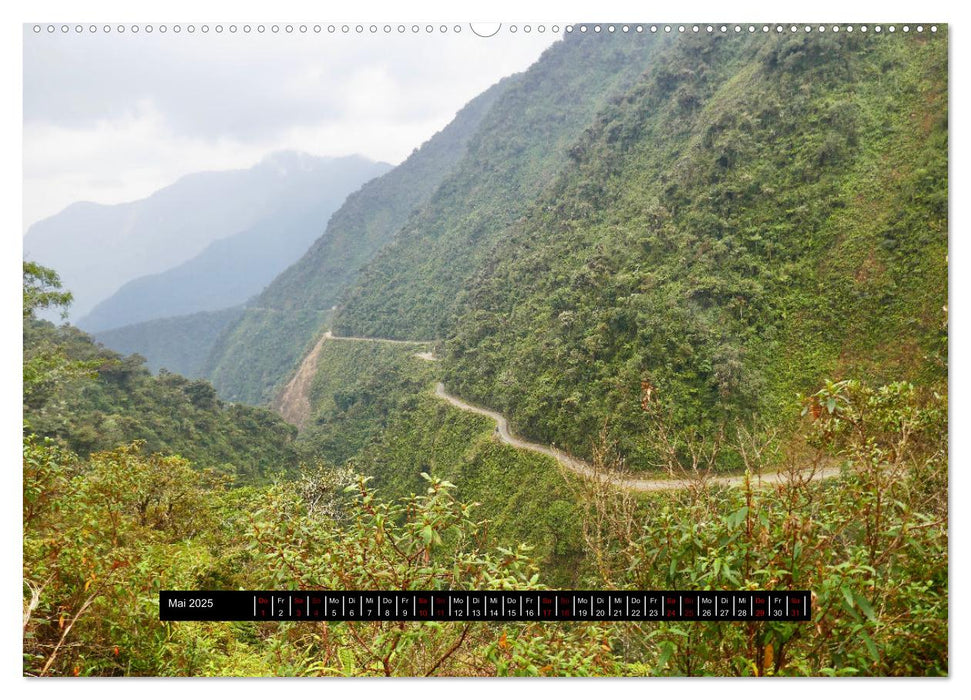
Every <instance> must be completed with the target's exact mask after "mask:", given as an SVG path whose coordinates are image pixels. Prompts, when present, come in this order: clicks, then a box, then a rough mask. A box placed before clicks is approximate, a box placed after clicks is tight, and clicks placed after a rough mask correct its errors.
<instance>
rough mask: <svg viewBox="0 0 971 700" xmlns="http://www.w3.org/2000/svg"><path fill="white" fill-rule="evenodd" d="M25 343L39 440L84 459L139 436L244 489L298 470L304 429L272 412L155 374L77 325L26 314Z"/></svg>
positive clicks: (29, 417) (28, 396)
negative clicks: (231, 479)
mask: <svg viewBox="0 0 971 700" xmlns="http://www.w3.org/2000/svg"><path fill="white" fill-rule="evenodd" d="M23 339H24V366H25V387H27V388H26V389H25V393H24V423H25V425H26V426H28V429H29V432H31V433H33V434H34V435H36V436H37V437H43V438H51V439H53V440H55V441H56V442H57V443H60V444H62V445H64V446H66V447H67V448H69V449H70V450H71V451H72V452H75V453H77V454H78V455H81V456H88V455H90V454H92V453H96V452H100V451H102V450H110V449H114V448H117V447H118V446H119V445H127V444H130V443H132V442H134V441H136V440H137V441H140V442H141V443H142V449H144V451H145V453H146V454H151V453H162V454H166V455H177V456H180V457H184V458H186V459H189V460H192V462H193V463H194V464H195V465H196V466H198V467H208V468H212V469H216V470H218V471H220V472H224V473H226V474H227V475H230V476H232V477H234V479H235V481H236V482H237V483H239V484H254V483H267V482H269V481H271V480H273V479H274V478H280V477H282V476H284V475H291V476H292V475H294V474H296V473H298V470H299V466H298V464H299V460H300V456H299V455H298V452H297V450H296V445H295V442H294V439H295V437H296V429H295V428H293V427H292V426H290V425H288V424H286V423H284V422H283V420H282V419H281V418H280V417H279V416H277V415H275V414H274V413H273V412H271V411H269V410H267V409H264V408H256V407H253V406H240V405H227V404H225V403H223V402H222V401H220V400H219V399H218V398H217V397H216V392H215V390H214V389H213V388H212V386H211V385H210V384H209V383H208V382H205V381H201V380H196V381H191V380H189V379H186V378H185V377H182V376H179V375H177V374H171V373H163V374H160V375H159V376H157V377H153V376H152V375H151V373H150V372H149V371H148V369H146V368H145V366H144V358H142V357H140V356H138V355H129V356H127V357H123V356H122V355H119V354H118V353H116V352H113V351H111V350H108V349H107V348H105V347H103V346H101V345H99V344H98V343H96V342H95V341H94V339H93V338H92V337H91V336H90V335H88V334H87V333H84V332H83V331H81V330H79V329H78V328H76V327H74V326H70V325H67V324H65V325H62V326H55V325H54V324H52V323H50V322H49V321H40V320H36V319H34V318H33V317H32V316H31V317H30V318H26V317H25V318H24V325H23ZM72 366H77V367H83V369H84V371H78V370H77V369H73V370H71V369H70V368H71V367H72ZM28 368H30V371H28Z"/></svg>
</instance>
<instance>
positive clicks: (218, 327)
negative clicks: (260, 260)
mask: <svg viewBox="0 0 971 700" xmlns="http://www.w3.org/2000/svg"><path fill="white" fill-rule="evenodd" d="M242 315H243V307H241V306H234V307H232V308H230V309H223V310H221V311H200V312H198V313H194V314H188V315H186V316H175V317H172V318H159V319H156V320H154V321H145V322H144V323H135V324H132V325H130V326H122V327H121V328H115V329H113V330H110V331H102V332H100V333H95V334H94V337H95V340H97V341H98V342H99V343H102V344H103V345H105V346H106V347H109V348H111V349H112V350H116V351H117V352H120V353H121V354H123V355H131V354H134V353H138V354H139V355H142V356H143V357H144V358H145V364H146V366H147V367H148V369H149V370H150V371H151V372H153V373H154V372H158V371H159V370H160V369H167V370H168V371H169V372H173V373H175V374H181V375H182V376H183V377H191V378H194V379H195V378H202V376H203V368H204V364H205V361H206V358H208V357H209V354H210V353H211V352H212V348H213V346H214V345H215V343H216V340H217V339H218V338H219V336H220V334H222V332H223V330H224V329H225V328H226V327H227V326H228V325H229V324H231V323H234V322H236V321H238V320H239V318H240V317H241V316H242Z"/></svg>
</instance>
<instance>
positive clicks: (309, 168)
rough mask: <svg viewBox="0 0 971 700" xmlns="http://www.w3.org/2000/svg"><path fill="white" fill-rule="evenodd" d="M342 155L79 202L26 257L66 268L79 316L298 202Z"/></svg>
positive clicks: (279, 159)
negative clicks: (131, 196) (139, 195)
mask: <svg viewBox="0 0 971 700" xmlns="http://www.w3.org/2000/svg"><path fill="white" fill-rule="evenodd" d="M355 158H360V157H358V156H352V157H351V159H355ZM335 160H340V159H332V158H318V157H315V156H309V155H306V154H301V153H295V152H280V153H275V154H271V155H270V156H268V157H267V158H265V159H264V160H262V161H261V162H259V163H257V164H256V165H254V166H253V167H251V168H248V169H242V170H229V171H214V172H200V173H193V174H190V175H186V176H184V177H181V178H179V179H178V180H177V181H176V182H174V183H173V184H171V185H168V186H167V187H164V188H162V189H160V190H158V191H157V192H155V193H153V194H152V195H150V196H148V197H146V198H144V199H141V200H137V201H134V202H126V203H123V204H116V205H103V204H95V203H92V202H78V203H75V204H72V205H70V206H68V207H66V208H65V209H64V210H63V211H61V212H60V213H58V214H56V215H54V216H52V217H49V218H47V219H44V220H42V221H39V222H37V223H35V224H34V225H33V226H31V227H30V228H29V229H28V231H27V234H26V235H25V237H24V242H23V246H24V258H25V259H28V260H34V261H36V262H38V263H40V264H42V265H45V266H48V267H51V268H53V269H55V270H57V271H58V273H59V274H60V276H61V280H62V282H63V283H64V287H65V288H66V289H70V290H71V292H72V293H73V294H74V299H75V300H74V304H73V305H72V308H71V315H70V317H71V319H74V320H76V319H79V318H82V317H83V316H84V315H85V314H87V313H88V312H90V311H91V310H92V309H93V308H94V307H95V306H96V305H97V304H98V303H99V302H101V301H103V300H104V299H106V298H107V297H108V296H110V295H111V294H113V293H114V292H115V291H117V290H118V289H119V288H121V287H122V286H123V285H124V284H125V283H127V282H129V281H131V280H134V279H136V278H139V277H142V276H145V275H152V274H158V273H161V272H164V271H166V270H168V269H170V268H172V267H175V266H177V265H180V264H181V263H184V262H186V261H187V260H189V259H191V258H193V257H195V256H196V255H199V254H200V253H202V252H203V251H204V250H205V248H206V247H207V246H208V245H209V244H210V243H212V242H214V241H217V240H219V239H222V238H226V237H228V236H232V235H235V234H237V233H239V232H241V231H244V230H246V229H248V228H250V227H251V226H253V225H254V224H255V223H256V222H257V221H259V220H260V219H261V218H262V217H264V216H266V215H267V214H269V213H272V212H274V211H277V210H279V209H280V208H281V207H283V206H287V203H294V201H295V200H294V199H293V198H294V193H295V192H296V193H306V189H305V188H303V187H301V186H299V185H298V184H297V183H300V182H304V181H307V180H313V179H314V177H315V173H316V172H317V170H318V169H319V168H320V167H322V166H325V164H329V163H331V162H332V161H335ZM360 160H363V159H360ZM327 167H329V166H327ZM387 167H388V166H385V168H387ZM375 174H378V173H375ZM357 184H358V185H359V184H360V181H359V182H358V183H357ZM355 188H356V187H350V188H349V189H348V190H347V191H348V192H349V191H352V190H353V189H355ZM318 195H319V192H318ZM324 223H325V222H324V221H321V222H320V227H321V228H322V227H323V225H324Z"/></svg>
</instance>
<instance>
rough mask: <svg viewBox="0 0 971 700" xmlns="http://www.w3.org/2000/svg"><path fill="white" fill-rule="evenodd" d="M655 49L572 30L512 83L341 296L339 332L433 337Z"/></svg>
mask: <svg viewBox="0 0 971 700" xmlns="http://www.w3.org/2000/svg"><path fill="white" fill-rule="evenodd" d="M658 45H659V42H658V41H657V40H656V39H655V38H653V37H649V36H644V35H638V34H627V35H609V36H608V35H598V34H595V33H593V32H589V33H580V32H578V31H577V32H573V33H572V34H568V35H566V38H565V39H564V40H563V41H561V42H558V43H557V44H554V45H553V46H552V47H551V48H549V49H548V50H547V51H546V52H544V54H543V55H542V56H541V57H540V59H539V60H538V61H537V62H536V63H535V64H533V65H532V66H531V67H530V68H529V69H528V70H527V71H525V72H524V73H522V74H520V75H517V76H515V77H514V78H511V79H510V85H509V87H508V88H507V90H506V91H505V92H504V93H503V95H502V97H501V98H500V99H499V100H497V102H496V104H495V105H494V106H493V108H492V109H491V110H490V111H489V113H488V114H487V115H486V117H485V118H484V119H483V121H482V124H481V125H480V126H479V129H478V131H477V133H476V135H475V138H474V139H472V141H471V142H470V145H469V149H468V153H466V155H465V157H464V158H463V159H462V161H461V162H460V163H459V164H458V165H457V166H456V169H455V171H454V172H453V173H452V174H451V175H450V176H449V177H448V179H446V180H445V181H444V182H443V183H442V184H441V186H440V187H439V188H438V189H437V190H436V192H435V194H434V196H433V197H432V198H431V199H430V200H429V202H428V203H427V204H426V205H425V206H424V207H422V209H421V210H420V211H419V212H418V213H417V214H416V215H415V216H413V217H412V218H411V219H410V220H409V221H408V222H407V224H406V225H405V226H404V227H403V228H402V230H401V231H400V232H399V233H398V235H397V236H396V237H395V240H394V243H393V244H392V245H390V246H388V247H386V248H385V249H383V250H382V251H381V254H380V255H378V256H377V257H376V259H375V260H374V262H373V263H371V264H369V265H368V266H367V268H365V269H364V271H363V272H362V274H361V275H360V277H359V278H358V279H357V281H356V282H355V283H354V284H353V285H351V287H350V288H349V290H347V291H346V292H345V293H344V295H343V296H342V300H341V303H340V306H341V310H340V312H339V313H338V314H337V316H336V318H335V321H334V323H335V329H336V330H337V331H338V332H339V333H340V334H344V335H364V336H381V337H388V338H418V339H427V338H439V337H442V336H443V334H444V332H445V328H446V326H445V322H446V320H447V319H448V318H449V317H450V316H451V313H452V310H453V309H454V308H455V303H456V300H457V298H458V294H459V292H460V291H461V290H462V289H463V288H464V286H465V284H466V282H467V281H468V280H469V279H470V277H471V276H472V274H473V273H474V271H475V270H476V269H477V268H478V267H479V266H480V264H481V262H482V259H483V257H482V256H483V255H484V253H485V252H486V251H488V250H489V249H490V248H491V247H492V246H493V245H494V244H496V243H497V242H498V241H499V240H500V238H501V236H502V234H503V231H504V230H505V229H506V227H507V226H509V225H510V224H512V223H513V222H514V221H516V220H517V219H518V218H519V217H520V216H522V214H523V213H524V212H525V211H526V209H527V207H528V205H529V203H530V202H531V201H532V200H533V199H534V198H535V197H536V196H537V195H538V194H539V193H540V192H541V191H542V190H543V189H544V188H545V187H546V186H547V185H549V183H551V182H552V181H553V180H554V178H555V177H556V174H557V173H558V172H559V170H560V169H561V168H562V167H563V166H565V165H566V164H567V162H568V160H569V156H568V153H569V148H570V147H571V145H572V144H573V143H574V141H575V140H576V139H577V138H579V136H580V135H581V133H582V132H583V130H584V129H585V128H586V127H587V126H588V124H589V123H590V122H591V121H592V120H593V118H594V117H595V115H596V114H597V113H598V112H599V111H600V110H602V109H604V108H605V107H606V106H607V105H608V101H609V100H610V99H611V98H612V97H616V96H618V95H621V94H623V92H624V91H625V90H627V89H628V88H629V86H630V85H631V83H632V82H633V81H634V80H635V79H636V78H637V77H638V76H639V75H640V74H641V73H643V72H644V71H645V70H646V69H647V68H648V66H649V65H650V63H651V60H652V56H653V54H654V52H655V50H656V48H657V47H658Z"/></svg>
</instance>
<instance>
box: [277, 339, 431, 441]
mask: <svg viewBox="0 0 971 700" xmlns="http://www.w3.org/2000/svg"><path fill="white" fill-rule="evenodd" d="M328 340H348V341H352V342H361V343H364V342H367V343H387V344H392V345H415V346H422V345H430V344H431V343H434V342H435V341H434V340H391V339H389V338H355V337H353V336H337V335H334V334H333V333H332V332H331V331H326V332H325V333H324V334H323V335H322V336H320V340H318V341H317V342H316V343H315V344H314V347H313V349H312V350H311V351H310V352H308V353H307V355H306V357H304V358H303V360H302V361H301V362H300V367H298V368H297V371H296V373H295V374H294V375H293V377H292V378H291V379H290V381H289V382H287V385H286V386H285V387H283V391H281V392H280V394H279V395H278V396H277V397H276V400H274V401H273V403H272V407H273V408H274V409H275V410H276V412H277V413H279V414H280V415H281V416H282V417H283V420H285V421H286V422H287V423H290V424H292V425H295V426H297V427H298V428H303V427H304V426H305V425H306V424H307V421H309V420H310V412H311V409H310V385H311V383H312V382H313V380H314V376H315V375H316V374H317V361H318V360H319V358H320V349H321V348H322V347H323V345H324V343H325V342H327V341H328ZM415 357H418V358H421V359H422V360H435V359H436V358H435V356H434V355H433V354H432V353H431V352H418V353H415Z"/></svg>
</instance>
